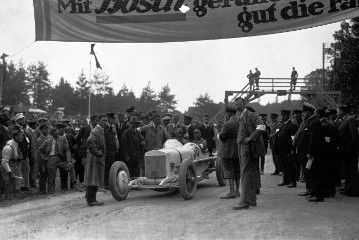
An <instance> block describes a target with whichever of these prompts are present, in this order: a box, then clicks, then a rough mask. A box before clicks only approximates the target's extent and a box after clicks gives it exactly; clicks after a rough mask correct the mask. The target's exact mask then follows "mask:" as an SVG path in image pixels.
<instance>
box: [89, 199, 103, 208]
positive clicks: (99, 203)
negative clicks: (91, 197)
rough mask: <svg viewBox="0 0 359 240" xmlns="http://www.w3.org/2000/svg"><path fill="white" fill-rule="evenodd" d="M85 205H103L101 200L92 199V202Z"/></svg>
mask: <svg viewBox="0 0 359 240" xmlns="http://www.w3.org/2000/svg"><path fill="white" fill-rule="evenodd" d="M87 205H89V206H90V207H93V206H102V205H103V202H99V201H97V200H96V201H93V202H87Z"/></svg>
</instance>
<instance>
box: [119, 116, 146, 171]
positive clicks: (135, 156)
mask: <svg viewBox="0 0 359 240" xmlns="http://www.w3.org/2000/svg"><path fill="white" fill-rule="evenodd" d="M139 124H140V120H139V119H138V117H137V116H132V117H130V127H129V128H127V129H126V130H125V132H124V133H123V135H122V141H121V146H122V154H123V156H122V157H123V159H124V162H125V163H126V165H127V166H128V170H129V172H130V177H139V176H140V168H142V169H143V168H144V162H143V158H142V155H143V154H142V152H143V150H144V149H143V148H144V145H143V144H142V143H143V141H144V139H143V137H142V135H141V134H140V133H139V132H138V131H137V128H138V126H139ZM141 160H142V161H141ZM143 170H144V169H143Z"/></svg>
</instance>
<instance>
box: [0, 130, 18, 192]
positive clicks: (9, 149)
mask: <svg viewBox="0 0 359 240" xmlns="http://www.w3.org/2000/svg"><path fill="white" fill-rule="evenodd" d="M11 134H12V139H11V140H9V141H7V142H6V145H5V146H4V148H3V149H2V158H1V166H0V172H1V175H2V177H3V180H4V184H5V185H7V186H9V185H8V184H7V183H8V182H10V181H11V182H12V184H10V187H11V188H13V189H12V190H20V184H21V182H22V177H21V167H22V161H23V156H22V153H21V150H20V148H19V143H20V142H22V141H23V140H24V135H23V134H22V132H21V131H20V130H13V131H12V133H11ZM4 188H5V186H4Z"/></svg>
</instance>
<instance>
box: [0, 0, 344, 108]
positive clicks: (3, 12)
mask: <svg viewBox="0 0 359 240" xmlns="http://www.w3.org/2000/svg"><path fill="white" fill-rule="evenodd" d="M0 19H1V21H0V55H1V54H2V53H6V54H8V55H10V57H8V58H7V61H8V62H10V61H13V62H15V63H18V62H19V61H22V62H23V63H24V64H25V66H27V65H29V64H31V63H37V62H38V61H42V62H44V63H45V65H46V66H47V69H48V71H49V73H50V76H49V78H50V80H51V81H52V82H53V84H54V85H55V84H57V83H58V82H59V80H60V78H61V77H64V79H65V80H67V81H68V82H69V83H71V84H72V85H73V86H75V83H76V80H77V79H78V76H79V74H80V73H81V72H82V71H84V73H85V75H86V76H87V77H89V75H90V61H91V62H92V64H91V66H92V68H91V70H92V71H91V72H92V75H93V74H94V71H95V62H94V59H93V57H91V56H92V55H90V54H89V53H90V44H91V42H82V43H69V42H35V23H34V10H33V5H32V1H31V0H1V3H0ZM339 28H340V24H339V23H334V24H330V25H326V26H321V27H316V28H311V29H305V30H299V31H293V32H287V33H280V34H272V35H265V36H256V37H247V38H237V39H225V40H211V41H196V42H177V43H149V44H144V43H140V44H137V43H129V44H126V43H96V45H95V52H96V55H97V58H98V60H99V62H100V64H101V66H102V69H103V70H102V71H104V72H105V73H106V74H107V75H108V76H109V80H110V81H111V82H112V87H113V88H114V90H115V93H117V92H118V91H119V90H120V89H121V87H122V86H123V84H126V85H127V87H128V88H129V89H132V90H133V91H134V93H135V95H136V96H137V97H139V96H140V94H141V91H142V88H144V87H145V86H146V85H147V83H148V82H149V81H150V82H151V87H152V88H153V89H154V90H155V92H159V91H160V90H161V88H162V87H163V86H165V85H166V84H168V85H169V87H170V88H171V92H172V94H175V95H176V97H175V100H177V101H178V104H177V110H179V111H181V112H184V111H185V110H187V109H188V107H190V106H193V105H194V104H193V103H194V102H195V101H196V98H197V97H198V96H200V94H202V95H204V94H205V93H208V95H209V96H210V97H211V99H213V100H214V101H215V102H221V101H222V102H223V101H224V93H225V91H226V90H230V91H239V90H241V89H242V88H243V87H244V86H245V85H246V84H247V77H246V76H247V74H248V73H249V70H250V69H251V70H254V68H255V67H258V69H259V70H260V71H261V73H262V75H261V77H264V78H266V77H267V78H279V77H284V78H287V77H290V73H291V71H292V67H295V68H296V69H297V71H298V74H299V78H301V77H304V76H305V75H307V74H309V73H310V72H311V71H313V70H315V69H317V68H322V44H323V43H329V42H333V41H334V38H333V34H334V32H335V31H337V30H339ZM268 101H274V99H273V97H264V98H262V99H261V103H266V102H268Z"/></svg>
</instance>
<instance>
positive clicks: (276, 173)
mask: <svg viewBox="0 0 359 240" xmlns="http://www.w3.org/2000/svg"><path fill="white" fill-rule="evenodd" d="M278 174H279V172H274V173H271V174H270V175H278Z"/></svg>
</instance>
